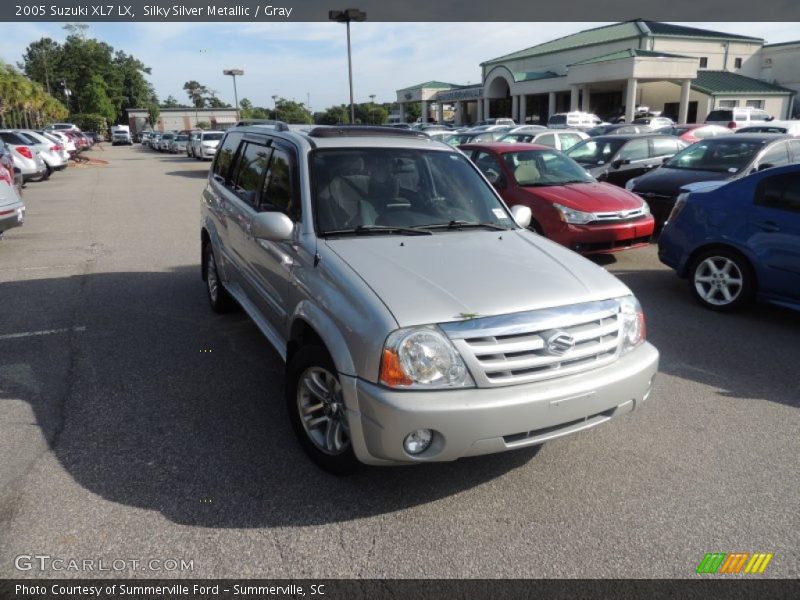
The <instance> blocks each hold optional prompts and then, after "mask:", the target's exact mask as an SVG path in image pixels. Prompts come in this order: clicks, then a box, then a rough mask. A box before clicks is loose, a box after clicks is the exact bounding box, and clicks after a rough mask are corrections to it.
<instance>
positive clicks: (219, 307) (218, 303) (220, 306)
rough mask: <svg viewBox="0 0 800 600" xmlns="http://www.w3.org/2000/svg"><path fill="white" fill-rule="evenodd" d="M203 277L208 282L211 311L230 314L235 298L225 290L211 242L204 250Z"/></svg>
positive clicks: (207, 288) (207, 290)
mask: <svg viewBox="0 0 800 600" xmlns="http://www.w3.org/2000/svg"><path fill="white" fill-rule="evenodd" d="M203 275H204V276H205V280H206V292H207V293H208V302H209V304H211V309H212V310H213V311H214V312H216V313H220V314H222V313H226V312H230V311H231V309H233V307H234V303H233V298H231V296H230V294H228V292H227V290H225V287H224V286H223V284H222V280H221V279H220V276H219V271H218V270H217V261H216V259H215V258H214V249H213V248H212V247H211V242H209V243H207V244H206V245H205V248H204V250H203Z"/></svg>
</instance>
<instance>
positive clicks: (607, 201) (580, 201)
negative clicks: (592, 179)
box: [522, 182, 642, 212]
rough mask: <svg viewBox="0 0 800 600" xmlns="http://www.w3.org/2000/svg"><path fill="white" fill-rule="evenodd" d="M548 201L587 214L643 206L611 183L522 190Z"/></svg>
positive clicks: (574, 184)
mask: <svg viewBox="0 0 800 600" xmlns="http://www.w3.org/2000/svg"><path fill="white" fill-rule="evenodd" d="M522 189H524V190H525V191H526V192H528V193H530V194H532V195H533V196H536V197H538V198H541V199H542V200H546V201H547V202H557V203H558V204H563V205H564V206H568V207H569V208H574V209H575V210H582V211H585V212H616V211H620V210H633V209H634V208H640V207H641V206H642V199H641V198H639V197H638V196H637V195H635V194H632V193H630V192H628V191H626V190H624V189H622V188H621V187H617V186H616V185H611V184H610V183H600V182H597V183H571V184H568V185H558V186H541V187H528V188H522Z"/></svg>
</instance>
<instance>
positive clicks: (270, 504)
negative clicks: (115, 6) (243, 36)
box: [0, 145, 800, 578]
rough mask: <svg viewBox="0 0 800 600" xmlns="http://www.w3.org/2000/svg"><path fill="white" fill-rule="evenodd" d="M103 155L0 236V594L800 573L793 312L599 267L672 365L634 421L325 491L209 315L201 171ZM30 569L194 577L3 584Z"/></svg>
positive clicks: (630, 265)
mask: <svg viewBox="0 0 800 600" xmlns="http://www.w3.org/2000/svg"><path fill="white" fill-rule="evenodd" d="M101 158H103V159H105V160H108V161H109V164H108V165H107V166H94V167H91V166H90V167H82V168H70V169H68V170H67V171H66V172H64V173H58V174H56V175H54V176H53V177H52V178H51V180H49V181H47V182H42V183H32V184H30V185H29V186H28V187H27V189H26V190H25V202H26V204H27V209H28V210H27V222H26V223H25V225H24V226H23V227H21V228H18V229H14V230H11V231H9V232H8V233H7V234H6V237H5V239H4V240H2V241H0V456H2V457H3V458H2V461H0V577H64V576H67V577H72V576H86V575H90V576H107V575H114V576H143V577H163V576H183V577H248V576H252V577H290V576H291V577H335V578H339V577H633V578H639V577H678V578H681V577H692V576H694V573H695V568H696V567H697V565H698V564H699V562H700V561H701V559H702V558H703V556H704V554H705V553H706V552H771V553H774V558H773V559H772V562H771V563H770V565H769V567H768V569H767V570H766V572H765V574H764V575H763V576H765V577H797V576H798V575H800V510H799V509H798V506H799V504H798V498H800V468H799V467H798V460H797V457H798V450H800V435H799V434H798V432H800V411H799V410H798V409H800V361H799V360H798V356H799V355H800V314H797V313H793V312H790V311H786V310H782V309H777V308H772V307H764V306H761V307H756V308H754V309H753V310H750V311H748V312H746V313H741V314H735V315H718V314H714V313H711V312H709V311H707V310H704V309H703V308H701V307H699V306H698V305H697V304H695V302H694V301H693V300H692V299H691V297H690V296H689V293H688V289H687V285H686V283H685V282H684V281H682V280H679V279H677V278H676V277H675V276H674V275H673V273H672V272H671V271H670V270H668V269H667V268H665V267H663V266H662V265H661V264H660V263H659V262H658V260H657V258H656V248H655V246H654V245H651V246H650V247H649V248H645V249H642V250H635V251H631V252H628V253H623V254H620V255H617V256H616V257H615V258H611V259H606V260H601V261H600V262H601V264H603V265H604V266H606V267H607V268H608V269H609V270H611V271H612V272H614V273H616V274H617V275H619V276H620V277H621V278H622V279H623V280H624V281H625V282H626V283H627V284H628V285H629V286H630V287H631V288H632V289H633V290H634V292H635V293H636V294H637V296H638V297H639V298H640V300H641V302H642V305H643V306H644V309H645V312H646V315H647V329H648V338H649V339H650V341H651V342H653V343H654V344H655V345H656V347H658V349H659V350H660V351H661V369H660V374H659V377H658V378H657V382H656V387H655V390H654V392H653V394H652V396H651V398H650V399H649V400H648V401H647V403H645V405H644V407H643V408H642V409H641V410H638V411H636V412H634V413H632V414H631V415H628V416H625V417H622V418H621V419H618V420H616V421H613V422H611V423H608V424H606V425H604V426H602V427H598V428H595V429H593V430H591V431H589V432H585V433H581V434H578V435H574V436H571V437H568V438H565V439H561V440H558V441H555V442H552V443H549V444H547V445H545V446H544V447H542V449H541V450H540V451H539V452H538V453H536V452H533V451H531V450H525V451H518V452H514V453H506V454H502V455H494V456H486V457H479V458H474V459H468V460H462V461H459V462H456V463H451V464H438V465H426V466H423V467H409V468H404V467H401V468H388V469H387V468H384V469H367V470H365V471H364V472H363V473H360V474H358V475H356V476H353V477H350V478H345V479H337V478H334V477H332V476H330V475H327V474H326V473H324V472H322V471H320V470H319V469H317V468H316V467H315V466H314V465H313V464H312V463H311V462H310V461H308V460H307V459H306V458H305V456H304V455H303V453H302V451H301V450H300V448H299V446H298V445H297V444H296V442H295V440H294V437H293V435H292V433H291V431H290V428H289V424H288V420H287V417H286V416H285V414H284V408H283V404H282V401H281V393H282V373H283V365H282V363H281V361H280V359H279V357H278V355H277V354H276V353H275V352H274V351H273V350H272V349H271V348H270V346H269V344H268V343H267V341H266V340H265V339H264V338H263V337H262V336H261V334H260V333H259V332H258V330H257V329H256V327H255V326H254V325H253V324H252V323H251V322H250V321H249V319H248V318H247V317H246V316H245V315H244V314H243V313H241V312H240V313H234V314H232V315H227V316H217V315H215V314H214V313H212V312H211V310H210V309H209V307H208V306H207V301H206V297H205V292H204V287H203V283H202V281H201V279H200V268H199V258H200V249H199V239H200V238H199V194H200V191H201V189H202V187H203V185H204V177H205V174H206V172H207V169H208V163H200V162H197V161H195V160H192V159H187V158H185V157H181V156H169V155H164V154H157V153H155V152H152V151H150V150H146V149H141V148H139V146H138V145H137V146H134V147H133V148H128V147H114V148H111V147H108V148H107V149H106V151H105V152H104V153H103V154H102V156H101ZM36 554H39V555H48V556H50V557H52V558H61V559H67V560H69V559H77V560H81V561H82V560H95V561H98V560H100V559H103V560H104V561H106V562H107V563H111V561H113V560H124V561H131V560H140V561H148V560H150V559H155V560H158V561H162V563H163V561H166V560H169V559H173V560H178V561H179V560H181V559H183V560H184V561H192V570H187V571H180V570H168V571H167V570H164V567H163V566H162V568H161V569H152V570H148V569H147V568H146V567H144V566H142V564H141V563H140V565H139V566H138V567H137V568H135V569H133V570H130V569H129V568H128V567H126V568H125V569H123V570H121V571H117V572H114V571H111V572H92V573H85V572H74V571H63V570H62V571H57V570H54V569H53V568H49V567H48V568H45V569H44V570H41V569H40V568H39V564H38V563H34V564H33V566H32V568H31V569H30V570H24V571H20V570H18V569H17V568H16V567H15V563H19V561H18V560H16V559H17V557H18V556H20V555H36ZM23 564H24V563H23ZM170 564H171V563H170ZM51 566H52V565H51Z"/></svg>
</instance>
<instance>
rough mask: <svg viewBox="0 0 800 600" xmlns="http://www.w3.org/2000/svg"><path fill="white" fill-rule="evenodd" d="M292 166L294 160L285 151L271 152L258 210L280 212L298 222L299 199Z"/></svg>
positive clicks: (276, 149) (299, 214)
mask: <svg viewBox="0 0 800 600" xmlns="http://www.w3.org/2000/svg"><path fill="white" fill-rule="evenodd" d="M294 165H295V161H294V158H293V157H292V156H291V155H290V154H289V153H288V152H286V151H285V150H283V149H281V148H275V149H274V150H273V151H272V160H271V161H270V163H269V171H268V173H267V177H266V179H265V180H264V192H263V194H262V196H261V202H260V203H259V206H258V208H259V210H263V211H280V212H282V213H285V214H286V215H287V216H289V217H290V218H291V219H292V220H293V221H299V220H300V217H301V213H300V210H301V209H300V199H299V198H298V197H297V193H296V190H295V186H294V181H295V178H294V176H293V172H294Z"/></svg>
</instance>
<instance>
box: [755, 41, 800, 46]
mask: <svg viewBox="0 0 800 600" xmlns="http://www.w3.org/2000/svg"><path fill="white" fill-rule="evenodd" d="M796 44H800V40H795V41H793V42H778V43H776V44H764V48H776V47H778V46H794V45H796Z"/></svg>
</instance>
